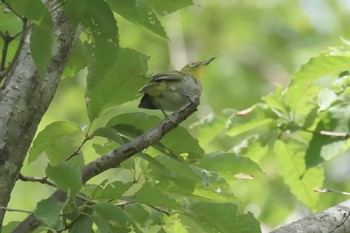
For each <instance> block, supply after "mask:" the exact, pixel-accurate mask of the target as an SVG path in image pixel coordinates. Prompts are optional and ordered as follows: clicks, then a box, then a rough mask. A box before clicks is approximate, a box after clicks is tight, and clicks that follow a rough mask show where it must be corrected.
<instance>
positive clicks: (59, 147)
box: [28, 121, 84, 164]
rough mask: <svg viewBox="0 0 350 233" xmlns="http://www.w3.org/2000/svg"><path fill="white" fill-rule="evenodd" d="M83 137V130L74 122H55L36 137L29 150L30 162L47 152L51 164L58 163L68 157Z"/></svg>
mask: <svg viewBox="0 0 350 233" xmlns="http://www.w3.org/2000/svg"><path fill="white" fill-rule="evenodd" d="M83 139H84V133H83V131H82V130H81V129H80V127H79V125H77V124H75V123H74V122H70V121H56V122H53V123H51V124H50V125H48V126H46V127H45V129H43V130H42V131H41V132H40V133H39V134H38V136H37V137H36V138H35V139H34V142H33V146H32V147H31V148H30V150H29V159H28V162H29V163H31V162H33V161H35V160H37V158H38V157H39V156H40V155H41V154H43V153H45V154H46V156H47V157H48V159H49V160H50V162H51V164H57V163H59V162H60V161H62V160H64V159H66V158H68V156H70V155H71V154H72V153H73V151H74V150H75V149H76V148H77V146H78V145H79V144H80V143H81V142H82V141H83Z"/></svg>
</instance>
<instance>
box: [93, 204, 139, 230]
mask: <svg viewBox="0 0 350 233" xmlns="http://www.w3.org/2000/svg"><path fill="white" fill-rule="evenodd" d="M91 208H92V209H93V210H94V212H95V215H96V216H97V217H99V220H98V221H96V220H97V219H98V218H94V220H95V222H96V225H97V227H99V226H101V228H103V229H108V228H111V229H113V231H112V232H130V231H131V229H133V230H134V232H138V233H140V232H141V231H140V230H139V229H138V227H137V225H136V224H135V222H134V221H133V220H132V219H131V218H130V217H129V216H128V215H127V213H125V211H124V210H122V209H121V208H119V207H116V206H114V205H113V204H112V203H99V204H96V205H93V206H92V207H91ZM100 230H101V229H100ZM101 232H104V231H101Z"/></svg>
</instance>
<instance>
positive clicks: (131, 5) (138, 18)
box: [107, 0, 167, 38]
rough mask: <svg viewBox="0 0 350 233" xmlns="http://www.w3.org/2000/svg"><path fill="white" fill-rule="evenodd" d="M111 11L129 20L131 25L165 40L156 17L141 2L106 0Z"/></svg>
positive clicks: (164, 33) (136, 0)
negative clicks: (136, 25) (144, 29)
mask: <svg viewBox="0 0 350 233" xmlns="http://www.w3.org/2000/svg"><path fill="white" fill-rule="evenodd" d="M107 2H108V4H109V5H110V6H111V9H112V10H113V11H114V12H115V13H117V14H119V15H121V16H122V17H124V18H125V19H126V20H129V21H130V22H132V23H135V24H140V25H142V26H144V27H145V28H147V29H148V30H150V31H151V32H153V33H155V34H157V35H159V36H161V37H164V38H167V35H166V32H165V30H164V28H163V27H162V25H161V23H160V21H159V19H158V17H157V15H156V14H155V13H154V11H153V10H152V9H151V8H150V7H149V6H148V5H147V4H145V3H144V2H143V1H138V0H108V1H107Z"/></svg>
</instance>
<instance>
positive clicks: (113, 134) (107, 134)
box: [92, 127, 124, 145]
mask: <svg viewBox="0 0 350 233" xmlns="http://www.w3.org/2000/svg"><path fill="white" fill-rule="evenodd" d="M92 136H100V137H104V138H108V139H110V140H112V141H115V142H117V143H119V144H121V145H123V144H124V141H123V139H122V137H121V136H120V134H119V133H118V131H117V130H115V129H113V128H107V127H102V128H98V129H96V130H95V131H94V132H93V133H92Z"/></svg>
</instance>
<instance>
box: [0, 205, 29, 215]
mask: <svg viewBox="0 0 350 233" xmlns="http://www.w3.org/2000/svg"><path fill="white" fill-rule="evenodd" d="M0 209H3V210H6V211H12V212H21V213H26V214H32V213H34V212H33V211H29V210H21V209H13V208H8V207H5V206H0Z"/></svg>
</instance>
